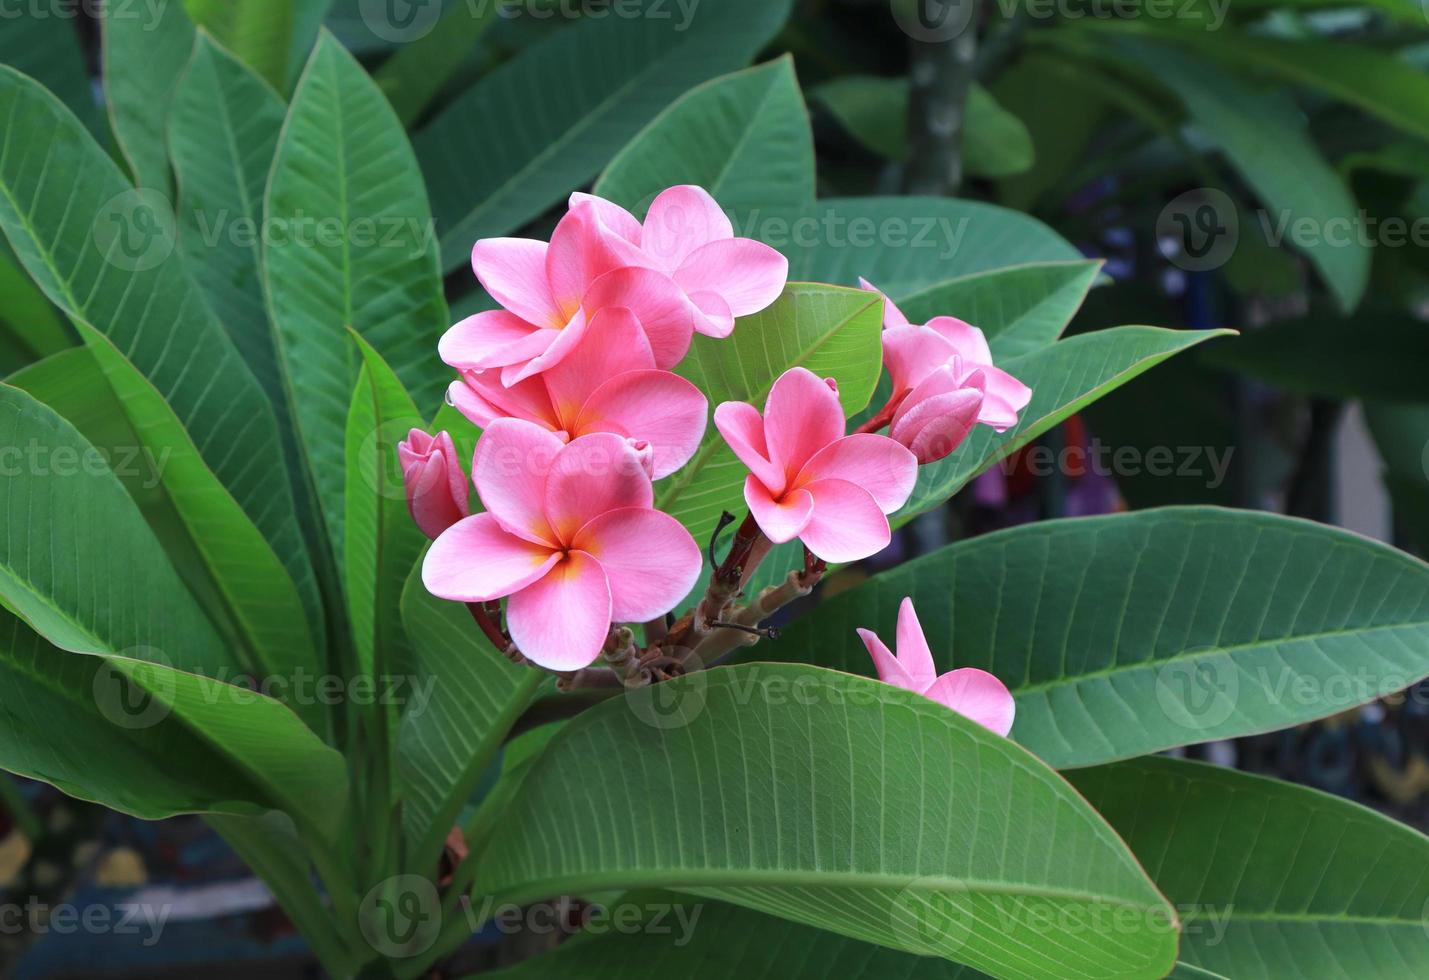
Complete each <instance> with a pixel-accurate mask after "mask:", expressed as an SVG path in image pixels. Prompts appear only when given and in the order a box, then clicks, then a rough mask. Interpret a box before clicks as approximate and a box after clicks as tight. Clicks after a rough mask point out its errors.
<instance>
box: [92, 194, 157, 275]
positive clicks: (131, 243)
mask: <svg viewBox="0 0 1429 980" xmlns="http://www.w3.org/2000/svg"><path fill="white" fill-rule="evenodd" d="M90 234H91V236H92V237H93V239H94V245H95V247H96V248H98V249H99V254H100V255H102V256H104V260H105V261H106V262H108V263H109V264H110V265H112V266H114V267H116V268H119V269H123V270H125V271H126V272H147V271H148V270H149V269H153V268H155V267H157V266H159V265H162V264H163V262H164V261H165V260H166V259H167V258H168V257H169V256H170V255H172V254H173V252H174V239H175V228H174V212H173V209H172V208H171V207H170V205H169V199H168V198H166V197H165V196H164V195H163V194H160V193H159V192H158V191H156V190H150V189H148V188H137V189H132V190H127V191H124V192H123V193H121V194H116V195H114V196H113V197H111V198H110V199H109V200H107V201H105V202H104V204H103V205H101V206H100V208H99V211H98V212H97V213H96V214H95V216H94V223H93V225H92V226H91V228H90Z"/></svg>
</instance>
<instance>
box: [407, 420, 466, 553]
mask: <svg viewBox="0 0 1429 980" xmlns="http://www.w3.org/2000/svg"><path fill="white" fill-rule="evenodd" d="M397 459H398V461H399V462H400V463H401V466H402V482H403V484H404V485H405V486H406V489H407V509H408V510H409V511H411V512H412V520H413V521H415V522H416V524H417V526H418V527H419V528H421V529H422V533H423V534H425V535H426V536H427V537H429V538H436V537H438V536H439V535H440V534H441V533H442V532H443V531H445V530H446V529H447V528H449V527H451V526H452V525H453V524H455V523H456V522H457V521H459V520H461V519H462V518H463V517H465V516H467V514H469V513H471V510H470V506H469V504H468V491H467V482H466V471H465V470H463V469H462V468H461V460H460V459H458V458H457V453H456V446H455V445H453V444H452V437H451V436H450V435H448V434H447V433H445V432H438V433H437V434H436V435H435V436H432V435H428V434H427V433H425V432H423V431H422V430H421V429H413V430H412V431H411V432H409V433H407V438H406V439H405V440H403V441H402V442H399V443H397Z"/></svg>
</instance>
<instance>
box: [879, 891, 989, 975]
mask: <svg viewBox="0 0 1429 980" xmlns="http://www.w3.org/2000/svg"><path fill="white" fill-rule="evenodd" d="M972 902H973V895H972V893H971V892H969V891H968V889H967V887H966V886H964V885H959V884H955V883H949V881H948V880H947V879H946V878H915V879H914V880H913V881H911V882H909V884H908V885H907V887H905V888H904V889H903V890H902V891H900V892H899V893H898V894H897V895H895V896H894V898H893V903H892V905H890V906H889V909H888V916H889V923H890V925H891V926H892V927H893V935H894V937H895V939H896V940H897V944H898V947H899V948H900V949H906V950H908V951H910V952H915V953H918V954H920V955H923V956H941V957H944V958H947V957H954V956H956V955H957V953H958V951H959V950H961V949H962V948H963V947H964V946H965V945H967V941H968V938H969V937H970V936H971V935H972V933H973V929H974V927H975V926H976V922H975V920H974V917H973V908H972Z"/></svg>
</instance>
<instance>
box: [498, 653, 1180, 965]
mask: <svg viewBox="0 0 1429 980" xmlns="http://www.w3.org/2000/svg"><path fill="white" fill-rule="evenodd" d="M573 787H581V788H582V789H581V790H579V791H573V789H572V788H573ZM993 814H995V815H996V816H995V819H993V818H991V816H990V815H993ZM980 815H988V816H987V817H986V818H983V819H980ZM920 842H921V843H920ZM929 842H940V843H937V845H936V846H930V845H929ZM477 859H478V860H479V862H480V863H479V865H478V866H477V869H476V882H477V886H478V889H480V890H481V891H482V892H483V893H485V894H486V895H489V896H491V897H492V898H493V899H494V900H495V901H498V902H500V901H513V902H518V903H519V902H523V901H530V900H534V899H539V898H545V897H548V896H550V895H553V894H571V893H575V894H580V893H582V892H591V891H601V890H607V889H616V888H642V887H667V888H676V889H678V890H680V891H683V892H688V893H690V894H695V895H699V896H701V897H705V898H712V899H720V900H726V901H732V902H735V903H738V904H740V905H745V906H748V907H750V908H754V909H757V910H759V911H762V912H767V913H769V914H771V915H778V916H780V917H782V918H786V919H791V920H793V921H795V922H799V923H803V924H806V925H818V926H820V927H821V928H825V929H830V930H834V931H837V932H839V933H841V934H844V935H848V936H852V937H854V938H857V939H862V940H865V941H869V942H876V943H880V944H883V945H889V946H894V947H896V948H899V949H903V950H905V951H908V952H916V953H922V954H926V955H935V956H943V957H945V958H951V959H955V960H957V961H960V962H964V963H967V964H969V965H972V966H975V967H977V968H979V969H983V970H986V971H989V972H992V973H993V974H995V975H997V976H1001V977H1029V978H1030V977H1038V978H1071V977H1096V978H1102V977H1107V976H1125V977H1146V978H1154V977H1161V976H1164V975H1165V974H1166V972H1167V971H1168V970H1170V969H1171V966H1172V963H1173V961H1174V960H1175V955H1176V929H1175V926H1174V919H1173V917H1172V915H1171V910H1170V909H1169V908H1168V907H1167V906H1166V905H1165V904H1164V902H1163V901H1162V899H1161V897H1160V896H1159V895H1158V894H1157V893H1156V891H1155V889H1154V888H1153V887H1151V884H1150V882H1149V881H1148V880H1147V878H1146V876H1145V873H1144V872H1143V871H1142V870H1141V869H1140V867H1139V866H1138V865H1137V864H1136V863H1135V862H1134V861H1132V860H1131V859H1130V856H1129V854H1127V852H1126V851H1125V850H1124V848H1123V846H1122V844H1121V842H1120V841H1119V840H1118V839H1117V838H1116V836H1115V835H1114V834H1112V833H1111V831H1110V829H1109V828H1108V827H1106V826H1105V825H1104V824H1103V823H1102V822H1101V820H1100V819H1099V818H1098V817H1097V815H1096V814H1095V812H1093V811H1092V810H1091V809H1090V808H1089V807H1087V806H1086V804H1085V803H1084V802H1083V801H1082V800H1081V798H1080V797H1079V796H1077V795H1076V794H1075V793H1074V792H1072V791H1071V789H1070V788H1069V787H1068V786H1067V785H1066V784H1065V783H1063V782H1062V781H1061V780H1060V779H1059V778H1057V776H1056V775H1055V774H1054V773H1052V772H1050V771H1049V770H1047V769H1046V768H1044V767H1043V766H1042V765H1041V764H1040V763H1038V762H1037V761H1036V760H1035V759H1033V758H1032V757H1031V756H1029V755H1027V754H1025V753H1024V752H1023V751H1022V750H1021V749H1019V748H1018V747H1017V746H1016V745H1014V744H1013V743H1012V742H1009V741H1007V740H1006V739H1002V738H999V737H997V736H995V735H993V734H992V733H990V732H988V731H987V730H986V729H983V728H981V727H979V726H977V725H975V724H973V723H972V722H969V721H967V720H966V719H964V718H962V717H961V716H959V715H957V714H955V713H953V712H951V711H948V710H947V709H946V708H943V707H942V706H940V705H937V704H935V703H933V702H932V701H928V700H927V699H925V698H922V697H920V696H919V695H916V694H912V693H911V692H908V691H903V690H900V689H897V688H894V687H891V686H889V685H885V684H881V683H879V682H876V681H870V680H866V679H863V678H856V677H851V676H848V675H845V674H837V673H832V672H829V671H823V670H819V669H817V668H813V667H806V666H775V665H752V666H747V667H740V668H719V669H715V670H710V671H703V672H700V673H698V674H693V675H690V676H687V677H684V678H681V679H679V680H676V681H671V682H668V683H666V684H660V685H656V686H655V687H652V688H648V689H645V690H644V691H641V692H636V693H632V694H629V695H627V696H626V697H623V698H619V699H615V700H611V701H607V702H606V703H604V704H601V705H599V706H597V707H595V708H593V709H591V710H589V711H587V712H585V713H584V714H582V715H581V716H580V717H578V718H577V719H576V720H574V721H572V722H571V723H569V724H568V725H566V726H565V727H564V728H563V729H562V730H561V731H560V732H559V733H558V734H557V735H556V736H555V738H554V739H553V740H552V741H551V744H550V746H549V747H548V748H547V749H546V751H545V752H544V753H542V755H541V756H540V757H539V758H538V759H537V761H536V762H535V763H534V769H533V771H532V772H531V774H530V775H529V776H528V777H527V778H526V780H525V782H524V783H523V785H522V787H521V789H520V791H519V792H518V793H517V795H516V798H515V800H514V801H513V802H512V803H511V805H510V806H509V807H507V809H506V811H505V813H504V814H503V816H502V819H501V821H500V823H499V824H498V826H497V828H496V830H495V832H494V834H493V836H492V838H491V841H490V843H489V844H488V845H487V846H486V847H485V849H483V850H482V851H481V852H480V854H479V856H477ZM1073 919H1075V922H1076V925H1075V926H1072V925H1069V924H1068V923H1070V922H1072V921H1073ZM1113 921H1115V923H1116V924H1117V926H1118V928H1115V929H1114V928H1113V927H1112V925H1111V923H1112V922H1113ZM1128 922H1130V923H1134V924H1133V925H1131V926H1130V927H1129V928H1121V927H1124V926H1126V924H1127V923H1128Z"/></svg>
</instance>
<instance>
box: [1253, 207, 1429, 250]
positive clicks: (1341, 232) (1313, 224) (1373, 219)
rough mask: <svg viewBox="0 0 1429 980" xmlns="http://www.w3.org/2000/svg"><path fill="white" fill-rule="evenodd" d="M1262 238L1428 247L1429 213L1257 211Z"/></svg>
mask: <svg viewBox="0 0 1429 980" xmlns="http://www.w3.org/2000/svg"><path fill="white" fill-rule="evenodd" d="M1257 214H1258V216H1259V221H1260V226H1261V229H1262V230H1263V231H1264V232H1265V240H1266V241H1267V242H1269V243H1270V244H1271V245H1274V246H1279V245H1281V244H1283V243H1284V242H1287V241H1288V242H1289V243H1290V244H1291V245H1294V246H1296V247H1297V248H1326V247H1328V248H1404V247H1406V246H1409V245H1412V246H1414V247H1415V248H1429V217H1426V216H1422V215H1421V216H1418V217H1415V218H1412V219H1409V218H1402V217H1399V216H1397V215H1390V216H1388V217H1380V216H1379V215H1374V214H1370V213H1369V212H1367V211H1365V210H1364V209H1360V210H1359V211H1358V212H1356V213H1355V214H1350V215H1335V216H1332V217H1329V218H1312V217H1307V216H1301V217H1296V216H1294V215H1293V214H1292V213H1291V212H1290V211H1288V210H1284V209H1282V210H1280V211H1278V212H1277V213H1276V214H1274V215H1271V213H1270V212H1269V211H1265V210H1261V211H1259V212H1257Z"/></svg>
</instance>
